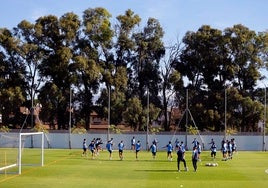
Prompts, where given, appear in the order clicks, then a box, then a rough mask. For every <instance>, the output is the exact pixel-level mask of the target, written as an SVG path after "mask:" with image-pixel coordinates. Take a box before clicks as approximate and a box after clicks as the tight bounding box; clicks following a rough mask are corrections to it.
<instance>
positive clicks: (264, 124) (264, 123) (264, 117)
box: [262, 84, 266, 151]
mask: <svg viewBox="0 0 268 188" xmlns="http://www.w3.org/2000/svg"><path fill="white" fill-rule="evenodd" d="M264 85H265V84H264ZM265 127H266V85H265V88H264V116H263V146H262V147H263V148H262V151H265V150H266V149H265Z"/></svg>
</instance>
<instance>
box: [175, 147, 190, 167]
mask: <svg viewBox="0 0 268 188" xmlns="http://www.w3.org/2000/svg"><path fill="white" fill-rule="evenodd" d="M177 156H178V158H177V163H178V171H179V172H180V162H181V161H182V162H183V164H184V170H185V171H188V168H187V166H186V161H185V159H184V151H182V149H181V147H180V146H179V147H178V151H177Z"/></svg>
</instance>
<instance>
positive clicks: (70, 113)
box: [69, 87, 72, 149]
mask: <svg viewBox="0 0 268 188" xmlns="http://www.w3.org/2000/svg"><path fill="white" fill-rule="evenodd" d="M69 99H70V101H69V149H72V143H71V125H72V88H71V87H70V98H69Z"/></svg>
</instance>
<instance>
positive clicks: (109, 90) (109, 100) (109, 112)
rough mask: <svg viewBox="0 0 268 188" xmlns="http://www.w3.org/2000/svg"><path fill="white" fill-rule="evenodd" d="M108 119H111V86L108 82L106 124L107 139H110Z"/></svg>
mask: <svg viewBox="0 0 268 188" xmlns="http://www.w3.org/2000/svg"><path fill="white" fill-rule="evenodd" d="M110 119H111V88H110V85H109V84H108V126H107V141H109V140H110Z"/></svg>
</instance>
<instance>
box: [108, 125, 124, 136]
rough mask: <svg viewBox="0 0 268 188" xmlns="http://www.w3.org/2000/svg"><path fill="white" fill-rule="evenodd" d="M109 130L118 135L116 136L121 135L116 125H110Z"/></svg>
mask: <svg viewBox="0 0 268 188" xmlns="http://www.w3.org/2000/svg"><path fill="white" fill-rule="evenodd" d="M109 129H110V130H111V131H112V132H113V133H116V134H121V132H122V131H121V129H120V128H118V127H117V126H115V125H110V127H109Z"/></svg>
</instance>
